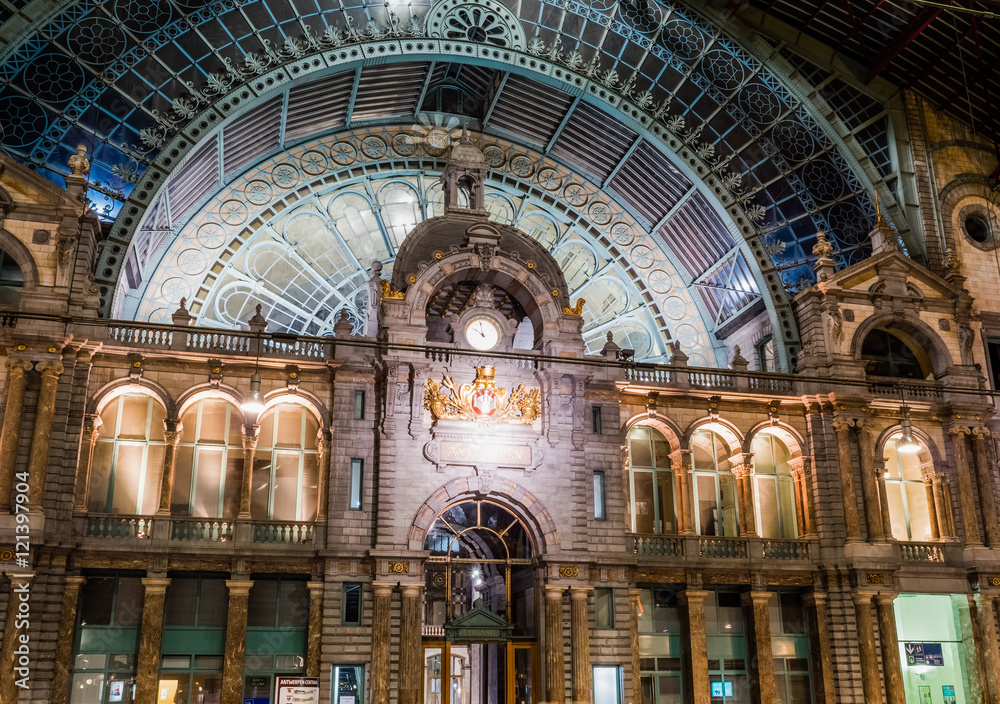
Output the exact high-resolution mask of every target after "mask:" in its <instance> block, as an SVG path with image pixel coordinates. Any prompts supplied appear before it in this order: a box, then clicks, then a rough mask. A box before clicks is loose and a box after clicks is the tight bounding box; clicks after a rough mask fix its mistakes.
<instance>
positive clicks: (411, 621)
mask: <svg viewBox="0 0 1000 704" xmlns="http://www.w3.org/2000/svg"><path fill="white" fill-rule="evenodd" d="M401 588H402V592H403V604H402V607H403V608H402V611H403V614H402V623H401V624H400V630H399V704H420V698H421V696H422V692H421V689H422V687H423V681H424V678H423V668H422V666H421V665H422V663H421V660H422V658H421V633H420V622H421V618H420V589H421V586H420V585H419V584H404V585H402V587H401Z"/></svg>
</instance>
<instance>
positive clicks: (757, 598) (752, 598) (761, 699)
mask: <svg viewBox="0 0 1000 704" xmlns="http://www.w3.org/2000/svg"><path fill="white" fill-rule="evenodd" d="M772 596H773V594H771V592H765V591H749V592H743V593H742V594H741V595H740V601H741V603H742V604H743V615H744V617H745V620H746V622H747V625H748V626H750V633H748V634H747V656H748V660H749V664H750V701H751V702H753V704H771V703H772V702H776V701H778V689H777V686H776V685H775V683H774V659H773V658H772V656H771V619H770V615H769V613H768V602H769V601H770V600H771V597H772Z"/></svg>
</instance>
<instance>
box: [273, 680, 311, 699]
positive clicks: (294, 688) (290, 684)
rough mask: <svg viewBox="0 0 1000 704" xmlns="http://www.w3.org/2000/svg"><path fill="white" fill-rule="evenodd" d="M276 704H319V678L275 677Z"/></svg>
mask: <svg viewBox="0 0 1000 704" xmlns="http://www.w3.org/2000/svg"><path fill="white" fill-rule="evenodd" d="M274 684H275V687H274V696H275V699H276V700H277V701H276V704H319V677H302V676H301V675H275V677H274Z"/></svg>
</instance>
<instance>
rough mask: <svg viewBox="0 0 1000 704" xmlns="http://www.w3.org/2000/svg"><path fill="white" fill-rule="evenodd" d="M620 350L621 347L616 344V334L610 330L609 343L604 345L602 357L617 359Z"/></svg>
mask: <svg viewBox="0 0 1000 704" xmlns="http://www.w3.org/2000/svg"><path fill="white" fill-rule="evenodd" d="M620 350H621V347H619V346H618V345H616V344H615V334H614V333H613V332H611V331H610V330H608V341H607V342H605V343H604V347H603V348H602V349H601V356H602V357H609V358H610V359H617V358H618V352H619V351H620Z"/></svg>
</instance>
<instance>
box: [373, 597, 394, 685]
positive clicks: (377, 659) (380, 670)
mask: <svg viewBox="0 0 1000 704" xmlns="http://www.w3.org/2000/svg"><path fill="white" fill-rule="evenodd" d="M394 586H395V585H393V584H386V583H383V582H375V583H374V584H372V592H373V596H372V661H371V662H372V673H371V682H372V685H371V691H372V698H371V704H389V667H390V665H389V638H390V634H391V628H392V623H391V622H390V618H391V615H390V612H391V608H392V590H393V587H394Z"/></svg>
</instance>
